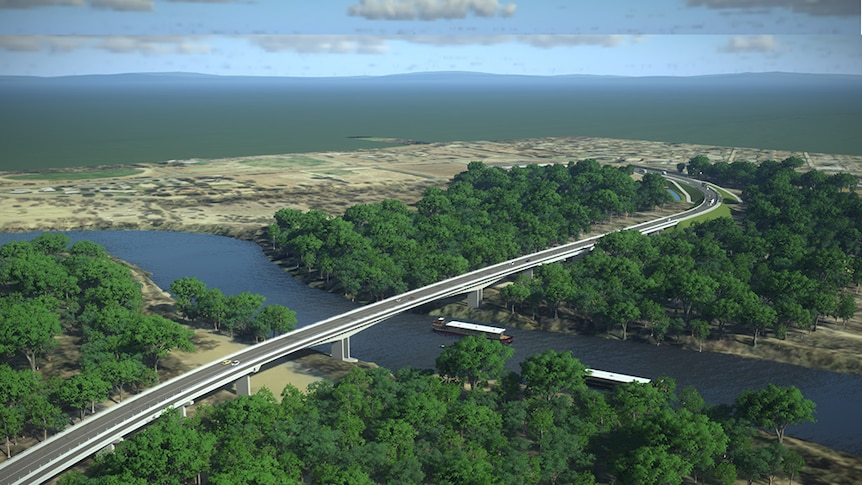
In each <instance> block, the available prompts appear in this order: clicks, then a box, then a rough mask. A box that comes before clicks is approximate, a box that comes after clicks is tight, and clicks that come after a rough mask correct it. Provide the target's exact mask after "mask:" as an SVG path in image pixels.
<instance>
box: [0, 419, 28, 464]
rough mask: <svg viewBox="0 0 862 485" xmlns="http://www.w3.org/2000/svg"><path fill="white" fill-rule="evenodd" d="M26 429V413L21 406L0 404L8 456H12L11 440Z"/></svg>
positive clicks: (1, 429)
mask: <svg viewBox="0 0 862 485" xmlns="http://www.w3.org/2000/svg"><path fill="white" fill-rule="evenodd" d="M23 429H24V413H23V412H22V410H21V408H20V407H17V406H16V407H11V406H0V433H3V436H5V437H6V458H11V457H12V448H11V445H10V442H11V441H12V438H13V437H15V436H17V435H19V434H21V431H22V430H23Z"/></svg>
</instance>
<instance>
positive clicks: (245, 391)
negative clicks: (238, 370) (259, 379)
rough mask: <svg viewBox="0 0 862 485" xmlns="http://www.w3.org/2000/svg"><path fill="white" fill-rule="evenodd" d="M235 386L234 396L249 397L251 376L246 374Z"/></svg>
mask: <svg viewBox="0 0 862 485" xmlns="http://www.w3.org/2000/svg"><path fill="white" fill-rule="evenodd" d="M234 385H235V386H236V395H237V396H251V374H246V375H244V376H242V377H240V378H239V379H237V380H236V382H234ZM185 409H186V408H185V407H183V414H185Z"/></svg>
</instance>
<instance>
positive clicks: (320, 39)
mask: <svg viewBox="0 0 862 485" xmlns="http://www.w3.org/2000/svg"><path fill="white" fill-rule="evenodd" d="M245 38H246V39H248V40H249V41H250V42H252V43H253V44H256V45H257V46H259V47H261V48H262V49H263V50H265V51H267V52H296V53H299V54H324V53H329V54H353V53H355V54H382V53H384V52H386V42H385V40H384V39H383V38H381V37H378V36H370V35H249V36H245Z"/></svg>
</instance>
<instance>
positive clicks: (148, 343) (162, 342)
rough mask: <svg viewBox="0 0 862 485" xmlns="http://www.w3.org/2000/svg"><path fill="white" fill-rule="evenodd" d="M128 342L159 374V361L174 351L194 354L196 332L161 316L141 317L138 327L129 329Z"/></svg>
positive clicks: (138, 320) (137, 323)
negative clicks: (193, 338)
mask: <svg viewBox="0 0 862 485" xmlns="http://www.w3.org/2000/svg"><path fill="white" fill-rule="evenodd" d="M127 330H128V331H129V332H130V333H129V334H127V341H128V342H130V343H131V344H132V345H134V346H135V348H137V349H138V350H139V351H140V352H141V353H142V354H143V355H144V357H145V358H146V359H147V360H149V363H150V365H151V366H152V368H153V370H154V371H156V372H158V370H159V360H161V359H162V358H164V357H167V355H168V354H169V353H170V351H171V350H173V349H179V350H182V351H184V352H193V351H194V349H195V346H194V344H193V343H192V337H194V334H195V333H194V331H193V330H189V329H187V328H185V327H183V326H182V325H180V324H179V323H177V322H174V321H171V320H168V319H167V318H164V317H162V316H160V315H140V316H139V318H138V319H137V322H136V325H135V326H134V327H133V328H132V327H127Z"/></svg>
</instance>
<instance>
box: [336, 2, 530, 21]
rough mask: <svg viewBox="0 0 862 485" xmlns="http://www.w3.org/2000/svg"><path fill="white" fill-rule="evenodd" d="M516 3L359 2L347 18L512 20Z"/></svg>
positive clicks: (352, 6) (349, 9)
mask: <svg viewBox="0 0 862 485" xmlns="http://www.w3.org/2000/svg"><path fill="white" fill-rule="evenodd" d="M515 8H516V5H515V4H514V3H510V4H506V5H501V4H500V2H499V0H359V4H358V5H351V6H350V7H348V9H347V14H348V15H350V16H353V17H363V18H365V19H367V20H416V19H419V20H439V19H463V18H466V17H467V15H469V14H472V15H475V16H477V17H511V16H512V15H514V14H515Z"/></svg>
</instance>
